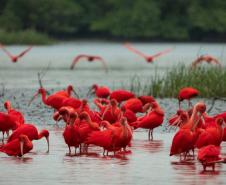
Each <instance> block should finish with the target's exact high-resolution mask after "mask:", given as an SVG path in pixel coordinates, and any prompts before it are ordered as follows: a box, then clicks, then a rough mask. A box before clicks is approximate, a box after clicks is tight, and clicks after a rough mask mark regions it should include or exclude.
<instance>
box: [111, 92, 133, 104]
mask: <svg viewBox="0 0 226 185" xmlns="http://www.w3.org/2000/svg"><path fill="white" fill-rule="evenodd" d="M134 97H135V95H134V94H133V93H132V92H130V91H127V90H124V89H118V90H114V91H112V92H111V94H110V99H115V100H116V101H117V102H118V103H121V102H123V101H125V100H128V99H130V98H134Z"/></svg>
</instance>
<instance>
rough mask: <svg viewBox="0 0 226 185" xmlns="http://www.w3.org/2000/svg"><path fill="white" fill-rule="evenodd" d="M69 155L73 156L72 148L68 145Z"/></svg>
mask: <svg viewBox="0 0 226 185" xmlns="http://www.w3.org/2000/svg"><path fill="white" fill-rule="evenodd" d="M68 150H69V153H68V154H67V155H69V156H71V147H70V146H69V145H68Z"/></svg>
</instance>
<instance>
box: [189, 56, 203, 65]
mask: <svg viewBox="0 0 226 185" xmlns="http://www.w3.org/2000/svg"><path fill="white" fill-rule="evenodd" d="M201 62H203V58H202V57H198V58H197V59H196V60H195V61H194V62H192V64H191V66H192V68H195V67H196V66H197V65H198V64H199V63H201Z"/></svg>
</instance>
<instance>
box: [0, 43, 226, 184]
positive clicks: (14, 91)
mask: <svg viewBox="0 0 226 185" xmlns="http://www.w3.org/2000/svg"><path fill="white" fill-rule="evenodd" d="M135 46H136V47H137V48H139V49H141V50H142V51H144V52H147V53H150V54H152V53H155V52H158V51H161V50H163V49H165V48H169V47H174V51H173V52H171V53H169V54H168V55H165V56H163V57H161V58H159V59H158V60H157V61H156V62H155V63H154V64H151V65H150V64H147V63H146V62H145V61H144V60H142V58H139V57H138V56H136V55H135V54H133V53H130V52H129V51H127V49H125V48H124V47H123V46H122V44H120V43H102V42H92V43H89V42H73V43H60V44H57V45H52V46H35V47H34V48H33V49H32V50H31V52H30V53H28V54H27V55H26V56H25V57H24V58H22V60H21V61H19V62H18V63H16V64H12V63H11V62H9V60H8V58H7V57H6V56H5V55H4V54H3V53H2V52H0V83H3V84H4V85H5V87H6V90H5V96H4V97H1V99H0V101H1V102H3V101H5V100H6V99H9V100H11V101H12V104H13V106H14V107H15V108H18V109H20V110H21V111H22V112H23V113H24V114H25V118H26V122H29V123H31V122H32V123H34V124H36V125H37V126H38V128H39V129H43V128H47V129H49V130H50V144H51V148H50V153H49V154H46V153H45V151H46V150H47V146H46V142H45V140H40V141H34V142H33V144H34V149H33V150H32V152H31V153H29V154H26V155H25V156H24V158H23V159H19V158H14V157H8V156H6V155H5V154H3V153H0V179H1V180H0V184H2V185H18V184H23V185H26V184H27V185H30V184H33V185H36V184H37V185H40V184H42V185H45V184H120V185H121V184H142V185H145V184H156V185H158V184H172V185H174V184H184V185H192V184H202V185H205V184H210V185H211V184H216V185H221V184H222V185H223V184H225V182H226V178H225V175H226V165H224V164H217V167H216V172H205V173H203V172H202V166H201V165H200V163H198V162H197V160H195V161H189V162H186V163H180V162H178V161H179V158H177V157H169V149H170V145H171V141H172V137H173V135H174V132H173V131H171V132H170V133H169V132H167V131H166V124H167V119H168V118H169V116H170V115H172V114H173V113H175V111H176V109H177V100H175V99H158V102H159V103H160V105H161V106H162V107H163V109H164V110H165V112H166V117H165V121H164V124H163V126H162V127H160V128H158V129H156V131H155V132H154V141H151V142H150V141H147V132H146V131H144V130H138V131H136V132H135V133H134V138H133V142H132V146H131V148H129V149H130V150H131V151H132V152H131V154H127V155H126V156H122V155H117V156H116V157H113V156H109V157H103V156H102V149H100V148H98V147H91V148H90V154H89V155H81V156H75V157H68V156H66V155H65V154H66V152H68V148H67V146H66V145H65V143H64V140H63V137H62V132H63V123H60V128H56V127H55V126H54V122H53V120H52V113H53V111H52V110H50V109H48V108H46V107H45V106H44V105H43V104H42V103H41V100H40V98H38V99H37V100H35V101H34V102H33V104H32V106H30V107H28V106H27V103H28V101H29V99H30V98H31V96H32V95H33V94H34V93H35V90H36V89H37V88H38V82H37V72H39V71H40V70H42V69H43V68H46V67H47V66H48V64H49V63H50V69H49V71H48V72H47V74H46V75H45V77H44V79H43V84H44V86H45V87H47V88H51V89H53V90H56V89H59V88H61V87H65V86H66V85H67V84H69V83H70V84H73V85H74V86H75V87H77V88H79V90H80V91H79V94H80V95H81V97H82V98H83V97H85V94H86V92H87V90H88V89H87V87H88V86H90V85H91V84H93V83H100V84H103V85H109V86H110V87H116V86H119V85H121V83H128V82H129V81H130V80H131V78H132V77H133V76H134V75H137V76H139V77H140V78H141V79H145V78H148V77H149V76H150V75H153V74H154V73H155V70H156V69H158V72H159V73H164V72H165V71H166V70H167V69H169V68H171V67H172V66H175V65H177V64H178V63H184V64H185V65H190V63H191V61H193V60H194V59H195V57H196V56H197V53H198V51H199V50H200V46H201V50H200V52H199V53H200V54H205V53H209V54H212V55H214V56H216V57H218V58H219V59H221V61H222V63H223V64H224V65H225V64H226V63H225V57H226V56H225V55H223V56H222V55H221V53H222V50H223V48H224V45H222V44H208V45H207V44H170V43H166V44H157V43H156V44H148V43H145V44H143V43H137V44H135ZM8 48H9V50H10V51H12V52H13V53H18V52H20V51H21V50H23V49H24V48H25V47H24V46H10V47H8ZM79 53H88V54H99V55H102V56H103V57H104V58H105V59H106V61H107V63H108V66H109V69H110V71H109V73H107V74H106V73H105V72H103V71H102V68H101V66H100V64H99V63H98V62H97V63H87V62H85V61H84V62H81V63H78V65H77V68H76V69H75V70H73V71H70V70H68V68H69V66H70V63H71V61H72V59H73V57H74V56H76V55H77V54H79ZM0 92H2V89H1V88H0ZM196 101H198V100H194V101H193V103H195V102H196ZM202 101H205V103H207V105H208V107H209V106H210V104H211V101H210V100H206V99H203V100H202ZM90 102H91V100H90ZM1 104H2V103H1ZM184 106H185V104H184ZM92 107H93V105H92ZM93 108H94V107H93ZM0 111H3V106H0ZM222 111H226V106H225V103H224V102H220V101H218V102H216V105H215V107H214V109H213V110H212V111H211V114H215V113H218V112H222ZM0 138H1V136H0ZM222 153H223V155H226V144H225V143H223V145H222Z"/></svg>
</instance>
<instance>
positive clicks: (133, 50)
mask: <svg viewBox="0 0 226 185" xmlns="http://www.w3.org/2000/svg"><path fill="white" fill-rule="evenodd" d="M124 46H125V47H126V48H127V49H128V50H130V51H132V52H133V53H136V54H138V55H140V56H142V57H144V58H145V59H146V58H147V55H145V54H144V53H142V52H141V51H139V50H137V49H135V48H134V47H132V46H131V44H128V43H126V44H124Z"/></svg>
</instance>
